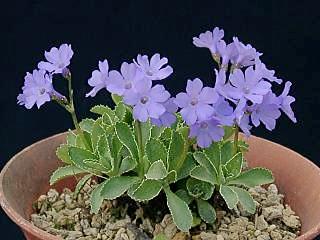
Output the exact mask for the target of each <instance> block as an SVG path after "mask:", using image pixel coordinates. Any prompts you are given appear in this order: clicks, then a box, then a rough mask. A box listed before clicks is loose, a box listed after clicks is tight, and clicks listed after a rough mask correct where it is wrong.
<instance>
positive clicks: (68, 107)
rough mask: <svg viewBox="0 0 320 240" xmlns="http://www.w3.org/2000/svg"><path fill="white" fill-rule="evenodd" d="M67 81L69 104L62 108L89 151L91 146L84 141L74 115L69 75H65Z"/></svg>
mask: <svg viewBox="0 0 320 240" xmlns="http://www.w3.org/2000/svg"><path fill="white" fill-rule="evenodd" d="M65 78H66V79H67V81H68V94H69V103H68V104H67V105H64V108H65V109H66V110H67V111H68V112H69V113H70V115H71V118H72V122H73V125H74V127H75V128H76V131H77V133H78V134H79V135H80V137H81V140H82V142H83V143H84V144H85V146H86V147H87V148H88V149H90V148H91V146H90V144H89V143H88V141H87V140H86V138H85V136H84V134H83V132H82V130H81V128H80V125H79V121H78V118H77V115H76V111H75V108H74V100H73V89H72V81H71V74H69V75H67V76H66V77H65Z"/></svg>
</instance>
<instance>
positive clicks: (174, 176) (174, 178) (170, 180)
mask: <svg viewBox="0 0 320 240" xmlns="http://www.w3.org/2000/svg"><path fill="white" fill-rule="evenodd" d="M164 181H165V182H167V183H168V184H170V183H174V182H176V181H177V172H176V171H175V170H171V171H170V172H169V173H168V175H167V176H166V177H165V178H164Z"/></svg>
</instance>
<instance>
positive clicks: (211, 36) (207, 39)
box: [193, 27, 224, 54]
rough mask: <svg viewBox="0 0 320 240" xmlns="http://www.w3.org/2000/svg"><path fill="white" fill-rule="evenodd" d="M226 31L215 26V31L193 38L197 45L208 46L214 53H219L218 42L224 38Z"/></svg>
mask: <svg viewBox="0 0 320 240" xmlns="http://www.w3.org/2000/svg"><path fill="white" fill-rule="evenodd" d="M223 36H224V31H223V29H219V28H218V27H215V28H214V29H213V31H212V32H211V31H206V32H205V33H201V34H200V35H199V37H194V38H193V44H194V45H195V46H197V47H201V48H208V49H209V50H210V52H211V53H212V54H217V43H218V42H219V41H220V40H221V39H222V38H223Z"/></svg>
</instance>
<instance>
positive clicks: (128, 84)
mask: <svg viewBox="0 0 320 240" xmlns="http://www.w3.org/2000/svg"><path fill="white" fill-rule="evenodd" d="M124 88H125V89H131V88H132V84H131V82H127V83H126V84H125V85H124Z"/></svg>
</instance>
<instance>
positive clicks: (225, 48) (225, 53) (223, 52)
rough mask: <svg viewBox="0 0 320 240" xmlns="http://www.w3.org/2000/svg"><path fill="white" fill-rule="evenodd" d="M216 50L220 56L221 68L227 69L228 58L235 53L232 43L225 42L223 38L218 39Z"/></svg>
mask: <svg viewBox="0 0 320 240" xmlns="http://www.w3.org/2000/svg"><path fill="white" fill-rule="evenodd" d="M217 52H218V54H219V55H220V56H221V59H222V61H221V68H223V69H225V70H226V69H227V66H228V63H229V61H230V59H232V58H234V57H235V56H236V54H237V50H236V47H235V45H234V43H233V42H232V43H230V44H228V45H227V44H226V42H225V41H224V40H220V41H219V42H218V43H217Z"/></svg>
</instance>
